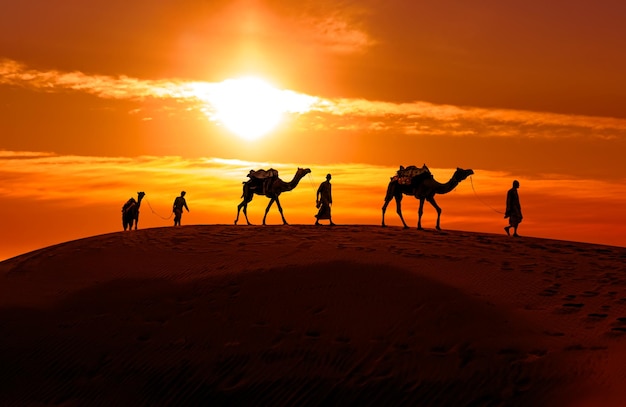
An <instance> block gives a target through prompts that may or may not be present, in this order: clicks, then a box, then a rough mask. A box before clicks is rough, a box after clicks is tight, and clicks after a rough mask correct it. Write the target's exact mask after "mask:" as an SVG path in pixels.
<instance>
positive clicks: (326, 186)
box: [315, 174, 335, 226]
mask: <svg viewBox="0 0 626 407" xmlns="http://www.w3.org/2000/svg"><path fill="white" fill-rule="evenodd" d="M331 178H332V176H331V175H330V174H327V175H326V181H324V182H322V183H321V184H320V186H319V188H317V194H316V206H317V207H318V208H319V211H318V212H317V215H315V217H316V218H317V220H316V221H315V225H316V226H318V225H320V224H321V223H320V219H328V220H329V221H330V226H335V224H334V223H333V220H332V218H331V215H330V208H331V206H332V205H333V194H332V185H331V184H330V180H331Z"/></svg>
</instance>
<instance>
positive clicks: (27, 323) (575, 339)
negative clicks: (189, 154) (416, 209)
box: [0, 225, 626, 406]
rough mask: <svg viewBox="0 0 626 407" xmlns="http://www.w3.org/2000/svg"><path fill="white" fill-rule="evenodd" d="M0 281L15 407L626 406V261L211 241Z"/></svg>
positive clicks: (403, 244) (179, 241) (2, 332)
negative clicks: (57, 406) (169, 406)
mask: <svg viewBox="0 0 626 407" xmlns="http://www.w3.org/2000/svg"><path fill="white" fill-rule="evenodd" d="M0 275H1V278H2V282H1V283H0V366H2V369H1V371H2V373H1V374H2V377H1V379H0V405H20V406H21V405H43V404H52V405H72V406H73V405H90V406H91V405H106V406H113V405H114V406H122V405H131V406H139V405H172V404H173V405H255V406H258V405H271V406H281V405H294V406H305V405H341V406H345V405H444V406H530V405H532V406H544V405H545V406H548V405H550V406H557V405H558V406H596V405H603V406H623V405H625V404H626V389H625V388H624V386H623V383H624V380H626V367H625V366H626V248H620V247H610V246H599V245H591V244H584V243H575V242H565V241H555V240H545V239H534V238H527V237H523V238H520V239H514V238H509V237H507V236H504V235H503V236H497V235H490V234H480V233H470V232H459V231H444V232H436V231H432V230H426V231H417V230H414V229H409V230H403V229H401V228H397V227H388V228H382V227H379V226H363V225H358V226H349V225H348V226H337V227H328V226H322V227H314V226H308V225H307V226H303V225H297V226H266V227H261V226H230V225H228V226H226V225H199V226H183V227H181V228H173V227H169V228H156V229H146V230H139V231H133V232H125V233H124V232H119V233H112V234H107V235H101V236H95V237H91V238H86V239H81V240H76V241H72V242H67V243H64V244H60V245H56V246H51V247H47V248H44V249H41V250H37V251H34V252H31V253H27V254H24V255H21V256H18V257H14V258H12V259H9V260H6V261H4V262H0Z"/></svg>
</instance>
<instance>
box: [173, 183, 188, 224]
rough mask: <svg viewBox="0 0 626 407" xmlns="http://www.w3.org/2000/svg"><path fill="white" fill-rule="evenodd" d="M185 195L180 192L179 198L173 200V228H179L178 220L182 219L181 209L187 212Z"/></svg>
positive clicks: (183, 192)
mask: <svg viewBox="0 0 626 407" xmlns="http://www.w3.org/2000/svg"><path fill="white" fill-rule="evenodd" d="M185 194H186V192H185V191H181V193H180V196H178V197H176V199H174V205H173V207H172V211H173V212H174V226H180V220H181V218H182V217H183V208H185V209H187V212H189V207H188V206H187V201H186V200H185Z"/></svg>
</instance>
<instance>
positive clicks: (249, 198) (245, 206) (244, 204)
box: [235, 195, 254, 225]
mask: <svg viewBox="0 0 626 407" xmlns="http://www.w3.org/2000/svg"><path fill="white" fill-rule="evenodd" d="M253 197H254V195H250V196H248V195H246V196H244V198H243V201H241V203H240V204H239V205H237V217H236V218H235V225H236V224H237V221H239V211H240V210H241V209H242V208H243V215H244V216H245V217H246V223H247V224H248V225H251V223H250V221H249V220H248V203H250V201H252V198H253Z"/></svg>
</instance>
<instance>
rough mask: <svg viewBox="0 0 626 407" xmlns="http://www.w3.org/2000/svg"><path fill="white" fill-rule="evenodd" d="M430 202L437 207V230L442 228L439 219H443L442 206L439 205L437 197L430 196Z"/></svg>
mask: <svg viewBox="0 0 626 407" xmlns="http://www.w3.org/2000/svg"><path fill="white" fill-rule="evenodd" d="M428 202H430V204H431V205H432V206H433V208H435V210H436V211H437V226H436V229H437V230H441V227H440V226H439V220H440V219H441V208H440V207H439V205H437V202H435V197H432V198H428Z"/></svg>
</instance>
